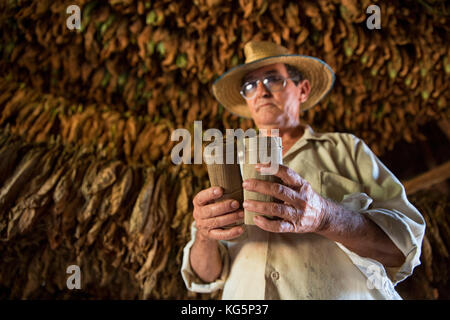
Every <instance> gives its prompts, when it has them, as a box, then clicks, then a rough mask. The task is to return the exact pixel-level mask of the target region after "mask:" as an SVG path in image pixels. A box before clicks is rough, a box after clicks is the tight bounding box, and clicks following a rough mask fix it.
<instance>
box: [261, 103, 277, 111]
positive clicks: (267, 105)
mask: <svg viewBox="0 0 450 320" xmlns="http://www.w3.org/2000/svg"><path fill="white" fill-rule="evenodd" d="M264 107H273V103H270V102H268V103H263V104H261V105H259V106H258V110H260V109H262V108H264Z"/></svg>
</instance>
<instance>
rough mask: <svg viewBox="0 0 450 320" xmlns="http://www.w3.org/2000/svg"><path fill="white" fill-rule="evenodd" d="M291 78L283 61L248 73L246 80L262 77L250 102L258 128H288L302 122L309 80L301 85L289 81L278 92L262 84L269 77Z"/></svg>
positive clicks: (248, 102) (248, 103)
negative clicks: (301, 113) (301, 106)
mask: <svg viewBox="0 0 450 320" xmlns="http://www.w3.org/2000/svg"><path fill="white" fill-rule="evenodd" d="M272 75H273V76H278V77H279V76H281V77H283V78H286V79H287V78H289V75H288V73H287V70H286V67H285V65H284V64H282V63H277V64H272V65H268V66H265V67H261V68H259V69H257V70H255V71H252V72H250V73H248V74H247V75H246V76H245V77H244V82H247V81H251V80H257V79H260V80H261V81H260V82H259V83H258V85H257V88H256V93H255V94H254V96H252V97H251V98H247V99H246V102H247V105H248V106H249V108H250V112H251V115H252V118H253V120H254V121H255V124H256V125H257V127H258V128H266V129H270V128H280V129H282V128H284V127H287V126H290V125H292V124H293V123H294V122H297V123H298V121H299V110H300V108H299V107H300V103H302V102H304V101H306V98H307V97H308V93H309V83H307V82H308V81H307V80H304V81H302V82H300V83H299V84H298V85H295V83H294V82H293V81H292V80H287V81H286V87H284V88H282V89H281V90H279V91H276V92H270V91H269V90H268V89H267V88H266V87H265V86H264V85H263V83H262V79H264V78H265V77H267V76H272Z"/></svg>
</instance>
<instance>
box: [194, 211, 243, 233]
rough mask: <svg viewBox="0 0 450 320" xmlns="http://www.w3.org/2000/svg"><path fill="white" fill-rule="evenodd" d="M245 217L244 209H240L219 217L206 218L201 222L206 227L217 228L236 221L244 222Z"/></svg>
mask: <svg viewBox="0 0 450 320" xmlns="http://www.w3.org/2000/svg"><path fill="white" fill-rule="evenodd" d="M243 218H244V210H238V211H235V212H232V213H227V214H224V215H221V216H218V217H213V218H209V219H204V220H202V221H200V224H201V225H202V226H203V227H204V228H206V229H217V228H222V227H225V226H228V225H230V224H233V223H235V222H244V220H243Z"/></svg>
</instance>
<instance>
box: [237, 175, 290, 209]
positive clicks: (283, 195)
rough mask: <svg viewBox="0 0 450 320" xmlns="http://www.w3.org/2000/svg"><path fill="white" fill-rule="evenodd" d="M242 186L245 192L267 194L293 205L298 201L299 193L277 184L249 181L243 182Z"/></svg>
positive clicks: (255, 180)
mask: <svg viewBox="0 0 450 320" xmlns="http://www.w3.org/2000/svg"><path fill="white" fill-rule="evenodd" d="M242 186H243V188H244V189H245V190H248V191H253V192H259V193H262V194H266V195H268V196H272V197H275V198H277V199H280V200H282V201H285V202H287V203H289V204H292V205H294V204H295V202H296V200H297V199H298V195H297V191H295V190H292V189H291V188H290V187H288V186H285V185H282V184H280V183H276V182H270V181H263V180H258V179H247V180H245V181H244V182H243V184H242Z"/></svg>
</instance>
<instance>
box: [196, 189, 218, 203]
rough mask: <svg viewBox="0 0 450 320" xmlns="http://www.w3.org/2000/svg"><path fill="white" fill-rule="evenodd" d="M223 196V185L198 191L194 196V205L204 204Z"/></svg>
mask: <svg viewBox="0 0 450 320" xmlns="http://www.w3.org/2000/svg"><path fill="white" fill-rule="evenodd" d="M221 196H222V188H221V187H211V188H208V189H204V190H202V191H200V192H199V193H197V195H196V196H195V197H194V200H193V203H194V206H204V205H207V204H208V203H211V202H212V201H214V200H216V199H219V198H220V197H221Z"/></svg>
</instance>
